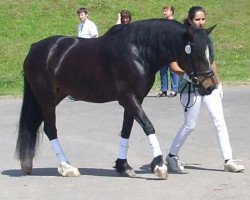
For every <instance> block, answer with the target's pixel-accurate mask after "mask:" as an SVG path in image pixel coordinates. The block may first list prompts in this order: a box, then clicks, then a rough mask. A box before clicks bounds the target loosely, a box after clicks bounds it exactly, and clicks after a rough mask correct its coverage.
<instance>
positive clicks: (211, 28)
mask: <svg viewBox="0 0 250 200" xmlns="http://www.w3.org/2000/svg"><path fill="white" fill-rule="evenodd" d="M216 26H217V24H215V25H214V26H212V27H210V28H208V29H205V30H206V32H207V34H209V33H211V32H212V30H213V29H214V28H215V27H216Z"/></svg>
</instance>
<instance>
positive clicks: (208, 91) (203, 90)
mask: <svg viewBox="0 0 250 200" xmlns="http://www.w3.org/2000/svg"><path fill="white" fill-rule="evenodd" d="M214 89H215V87H214V86H210V87H207V88H204V87H203V86H200V87H198V92H199V94H200V95H201V96H205V95H210V94H211V93H212V92H213V90H214Z"/></svg>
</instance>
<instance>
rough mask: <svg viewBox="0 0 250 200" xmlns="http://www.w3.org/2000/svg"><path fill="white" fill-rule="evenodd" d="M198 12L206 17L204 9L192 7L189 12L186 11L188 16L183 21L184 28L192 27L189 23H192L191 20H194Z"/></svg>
mask: <svg viewBox="0 0 250 200" xmlns="http://www.w3.org/2000/svg"><path fill="white" fill-rule="evenodd" d="M198 11H202V12H204V13H205V15H206V11H205V9H204V8H203V7H201V6H193V7H191V8H190V9H189V11H188V16H187V18H185V19H184V20H183V23H184V24H185V25H186V26H192V24H191V23H190V21H192V20H193V19H194V17H195V14H196V13H197V12H198Z"/></svg>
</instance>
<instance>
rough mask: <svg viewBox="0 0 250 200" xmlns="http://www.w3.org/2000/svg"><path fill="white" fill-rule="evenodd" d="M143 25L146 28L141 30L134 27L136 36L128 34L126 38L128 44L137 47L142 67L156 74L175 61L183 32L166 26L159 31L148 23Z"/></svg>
mask: <svg viewBox="0 0 250 200" xmlns="http://www.w3.org/2000/svg"><path fill="white" fill-rule="evenodd" d="M164 23H165V22H164ZM145 25H148V26H147V27H146V28H145V27H142V28H141V29H140V28H138V27H136V28H137V29H136V30H135V31H134V32H136V34H135V33H133V34H128V36H127V38H128V40H129V43H132V44H133V45H135V46H136V47H137V49H138V54H139V55H140V59H141V60H142V61H143V62H144V66H145V67H146V68H149V70H150V71H151V72H152V73H157V71H158V70H159V69H160V68H162V67H163V66H165V65H166V64H168V63H170V62H171V61H173V60H175V59H176V57H177V53H178V49H179V46H180V42H181V35H182V32H183V31H182V30H181V31H180V29H179V30H177V29H174V28H173V29H172V28H168V27H167V26H166V24H165V25H164V26H163V27H162V29H160V30H159V27H158V28H157V27H155V26H152V25H151V24H150V23H149V24H145Z"/></svg>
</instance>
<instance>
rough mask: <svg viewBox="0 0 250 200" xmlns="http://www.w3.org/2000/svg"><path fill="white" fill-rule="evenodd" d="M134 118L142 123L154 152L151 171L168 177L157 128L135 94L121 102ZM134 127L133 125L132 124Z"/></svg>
mask: <svg viewBox="0 0 250 200" xmlns="http://www.w3.org/2000/svg"><path fill="white" fill-rule="evenodd" d="M119 103H120V104H121V105H122V106H123V107H124V108H125V109H127V110H128V111H129V113H130V114H131V115H132V116H133V118H134V119H135V120H136V121H137V122H138V123H139V124H140V126H141V127H142V129H143V130H144V132H145V134H146V135H147V136H148V139H149V144H150V146H151V149H152V152H153V157H154V158H153V161H152V162H151V165H150V167H151V171H152V172H153V173H154V174H155V175H156V176H158V177H160V178H162V179H167V176H168V173H167V166H166V165H165V164H164V161H163V155H162V151H161V149H160V145H159V142H158V139H157V137H156V135H155V129H154V126H153V124H152V123H151V122H150V120H149V119H148V117H147V115H146V114H145V112H144V110H143V109H142V107H141V103H142V101H141V102H140V101H139V100H138V99H137V98H136V97H135V96H134V95H132V96H128V97H127V98H126V99H125V100H124V101H122V102H119ZM131 127H132V126H131Z"/></svg>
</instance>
